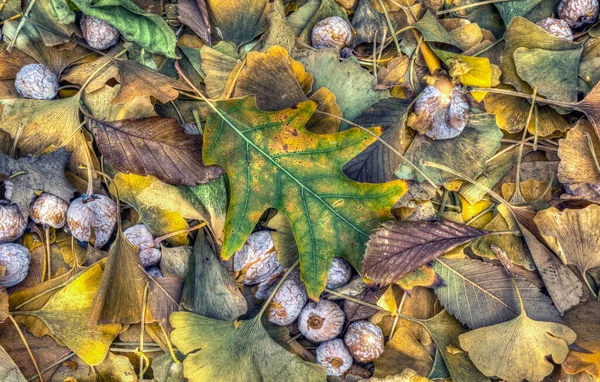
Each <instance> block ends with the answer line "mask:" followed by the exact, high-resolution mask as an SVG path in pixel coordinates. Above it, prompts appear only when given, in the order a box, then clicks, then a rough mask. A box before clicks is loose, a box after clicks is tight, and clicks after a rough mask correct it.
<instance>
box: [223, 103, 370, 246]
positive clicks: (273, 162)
mask: <svg viewBox="0 0 600 382" xmlns="http://www.w3.org/2000/svg"><path fill="white" fill-rule="evenodd" d="M242 102H243V101H242ZM217 110H218V109H217ZM219 114H220V117H221V119H222V120H224V121H225V122H226V123H227V124H228V125H229V126H230V127H231V128H232V129H233V130H234V131H235V132H236V133H237V134H238V135H239V136H240V137H242V139H243V140H244V141H245V142H246V144H248V145H250V146H252V147H253V148H254V149H255V150H256V151H258V152H259V153H260V154H262V155H263V156H264V157H265V158H266V159H267V160H268V161H269V162H271V163H272V164H273V165H274V166H275V167H277V168H278V169H280V170H281V171H282V172H283V173H284V174H286V175H287V176H288V177H289V178H290V179H292V180H293V181H294V182H295V183H296V184H298V186H300V188H301V189H302V190H305V191H307V192H308V193H310V194H311V195H312V196H313V197H314V198H316V199H317V200H318V201H320V202H321V203H322V204H323V205H325V206H326V207H327V209H329V211H331V212H332V213H333V214H334V215H335V216H337V217H338V218H339V219H340V220H342V221H343V222H344V223H346V224H347V225H349V226H350V227H352V229H354V230H355V231H356V232H359V233H360V234H362V235H363V236H365V237H369V234H368V233H366V232H363V231H362V230H361V229H360V228H358V227H356V226H355V225H354V224H352V223H351V222H350V221H348V219H346V218H345V217H344V216H342V215H340V214H339V213H338V212H337V211H336V210H335V209H333V207H331V206H330V205H329V203H327V202H326V201H325V200H323V199H322V198H321V197H320V196H319V195H318V194H317V193H315V192H314V191H313V190H311V189H310V188H308V187H306V186H305V185H304V184H302V183H301V182H300V181H299V180H298V179H296V177H294V175H292V174H291V173H290V172H289V171H288V170H287V169H286V168H284V167H283V166H281V165H280V164H279V163H278V162H277V161H275V160H274V159H273V158H271V156H270V155H268V154H267V153H266V152H265V151H263V150H262V149H261V148H260V147H258V146H257V145H255V144H254V142H252V141H251V140H249V139H248V138H246V136H245V135H244V134H243V133H242V132H241V131H240V130H239V129H238V128H237V127H235V126H234V125H233V123H232V122H231V121H229V119H227V118H226V116H225V114H224V113H223V112H221V111H219ZM238 122H239V121H238ZM240 124H242V125H243V123H241V122H240ZM309 220H310V216H309Z"/></svg>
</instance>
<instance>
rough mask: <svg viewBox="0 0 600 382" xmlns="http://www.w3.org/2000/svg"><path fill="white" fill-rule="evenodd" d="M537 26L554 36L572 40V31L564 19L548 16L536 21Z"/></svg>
mask: <svg viewBox="0 0 600 382" xmlns="http://www.w3.org/2000/svg"><path fill="white" fill-rule="evenodd" d="M536 25H537V26H539V27H540V28H542V29H543V30H545V31H546V32H548V33H550V34H553V35H554V36H556V37H559V38H562V39H565V40H568V41H573V31H572V30H571V28H570V27H569V24H567V22H566V21H565V20H561V19H554V18H552V17H548V18H546V19H543V20H541V21H538V22H537V23H536Z"/></svg>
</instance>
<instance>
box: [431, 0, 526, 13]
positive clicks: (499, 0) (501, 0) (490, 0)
mask: <svg viewBox="0 0 600 382" xmlns="http://www.w3.org/2000/svg"><path fill="white" fill-rule="evenodd" d="M509 1H517V0H484V1H479V2H477V3H471V4H465V5H460V6H458V7H454V8H450V9H444V10H443V11H438V12H437V14H438V16H441V15H446V14H448V13H452V12H457V11H462V10H463V9H469V8H474V7H479V6H481V5H487V4H494V3H506V2H509Z"/></svg>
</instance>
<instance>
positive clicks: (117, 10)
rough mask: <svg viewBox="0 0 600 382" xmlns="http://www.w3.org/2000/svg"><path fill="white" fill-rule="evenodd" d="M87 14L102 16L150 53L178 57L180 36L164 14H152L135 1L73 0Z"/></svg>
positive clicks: (124, 35) (128, 38)
mask: <svg viewBox="0 0 600 382" xmlns="http://www.w3.org/2000/svg"><path fill="white" fill-rule="evenodd" d="M72 1H73V3H74V4H75V5H77V7H78V8H79V9H81V11H82V12H83V13H85V14H86V15H89V16H93V17H97V18H99V19H102V20H104V21H106V22H108V23H110V24H111V25H112V26H114V27H115V28H117V29H118V30H119V32H121V34H122V35H123V37H124V38H125V39H127V40H130V41H133V42H135V43H137V44H138V45H139V46H141V47H142V48H144V49H145V50H147V51H148V52H150V53H157V54H163V55H165V56H167V57H173V58H174V57H176V55H175V44H176V43H177V39H176V37H175V33H174V32H173V30H171V27H169V25H168V24H167V23H166V22H165V21H164V20H163V19H162V17H160V16H159V15H155V14H152V13H148V12H146V11H144V10H143V9H141V8H140V7H138V6H137V5H136V4H135V3H134V2H133V1H131V0H99V1H95V2H93V1H92V0H72Z"/></svg>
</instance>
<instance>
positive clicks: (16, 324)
mask: <svg viewBox="0 0 600 382" xmlns="http://www.w3.org/2000/svg"><path fill="white" fill-rule="evenodd" d="M8 319H9V320H10V322H12V324H13V325H14V327H15V329H17V332H18V333H19V336H20V337H21V341H23V345H25V349H27V353H29V358H31V362H32V363H33V366H34V367H35V371H37V375H38V377H39V378H40V381H41V382H44V378H43V377H42V373H41V372H40V368H39V367H38V364H37V362H36V360H35V357H34V356H33V353H32V352H31V349H30V348H29V343H27V339H26V338H25V335H23V332H22V331H21V328H19V324H18V323H17V321H15V318H14V317H13V315H12V314H9V315H8Z"/></svg>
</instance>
